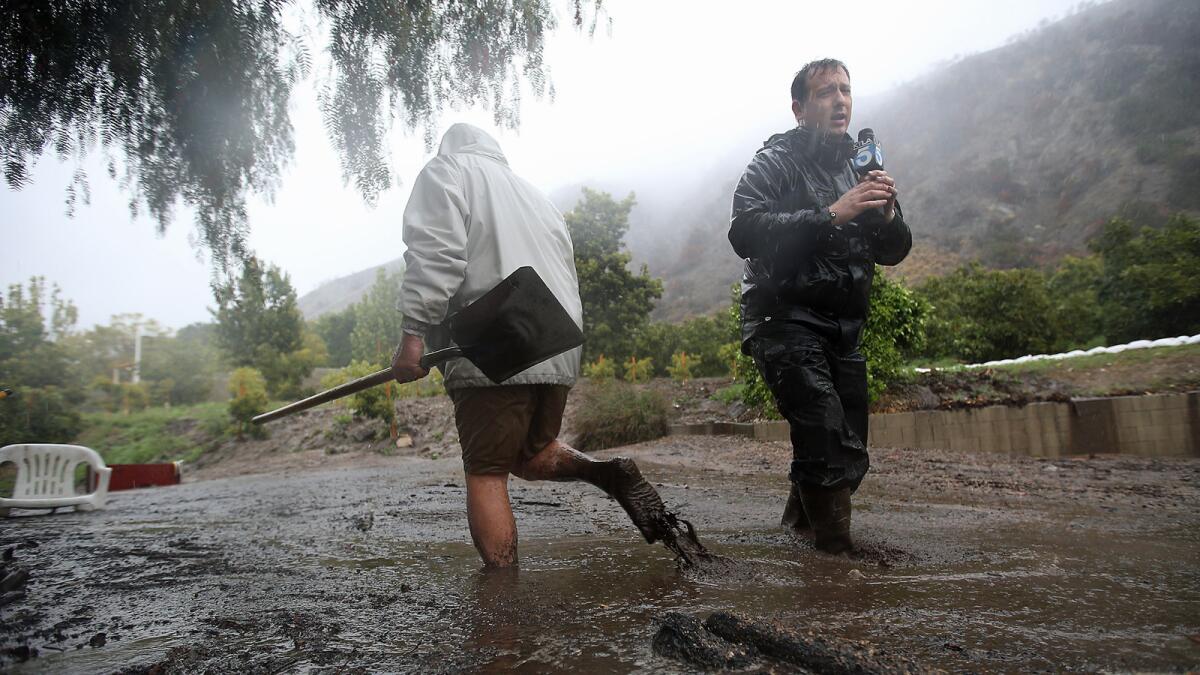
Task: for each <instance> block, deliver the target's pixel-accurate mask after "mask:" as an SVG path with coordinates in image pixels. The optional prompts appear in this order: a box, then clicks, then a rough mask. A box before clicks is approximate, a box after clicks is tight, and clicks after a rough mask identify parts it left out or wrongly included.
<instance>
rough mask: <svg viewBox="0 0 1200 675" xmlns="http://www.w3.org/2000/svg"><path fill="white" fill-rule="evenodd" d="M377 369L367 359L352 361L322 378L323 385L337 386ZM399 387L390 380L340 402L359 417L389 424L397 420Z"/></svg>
mask: <svg viewBox="0 0 1200 675" xmlns="http://www.w3.org/2000/svg"><path fill="white" fill-rule="evenodd" d="M377 370H379V368H378V367H376V366H374V365H371V364H370V363H367V362H366V361H357V360H356V361H351V362H350V365H348V366H346V367H345V368H342V369H341V370H337V371H334V372H332V373H330V374H328V375H326V376H325V377H324V378H322V380H321V387H322V388H325V389H329V388H330V387H336V386H338V385H340V384H345V383H346V382H349V381H351V380H356V379H358V378H360V377H364V376H366V375H370V374H371V373H374V372H375V371H377ZM416 384H417V383H416V382H409V383H407V384H406V385H404V386H408V385H416ZM397 389H398V387H397V383H396V382H388V383H386V384H382V385H379V386H376V387H371V388H370V389H364V390H362V391H360V392H358V393H356V394H351V395H350V396H347V397H345V398H343V399H340V401H339V403H340V405H342V406H345V407H347V408H349V409H350V410H352V411H354V414H355V415H356V416H358V417H365V418H367V419H376V420H383V421H384V422H386V423H387V424H388V425H391V424H392V422H394V421H395V420H396V404H395V400H396V398H397V396H396V394H397V393H398V392H397Z"/></svg>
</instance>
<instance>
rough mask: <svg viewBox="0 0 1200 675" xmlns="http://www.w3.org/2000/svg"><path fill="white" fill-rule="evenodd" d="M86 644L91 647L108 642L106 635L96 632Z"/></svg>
mask: <svg viewBox="0 0 1200 675" xmlns="http://www.w3.org/2000/svg"><path fill="white" fill-rule="evenodd" d="M88 644H89V645H91V646H93V647H103V646H104V645H106V644H108V636H107V635H105V634H104V633H96V634H95V635H93V636H92V639H91V640H88Z"/></svg>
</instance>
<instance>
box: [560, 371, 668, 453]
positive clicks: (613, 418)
mask: <svg viewBox="0 0 1200 675" xmlns="http://www.w3.org/2000/svg"><path fill="white" fill-rule="evenodd" d="M582 395H583V401H582V403H581V405H580V406H579V412H578V413H576V415H575V423H574V426H575V430H576V432H577V436H576V438H575V444H576V446H577V447H578V448H579V449H580V450H582V451H584V452H591V451H594V450H602V449H604V448H612V447H616V446H619V445H629V444H631V443H640V442H642V441H649V440H653V439H655V438H661V437H663V436H666V435H667V413H668V410H669V404H668V403H667V400H666V399H665V398H663V396H662V395H660V394H659V393H658V392H655V391H650V390H645V391H638V390H637V389H636V388H635V387H633V386H632V385H629V384H626V383H622V382H618V381H616V380H600V381H599V383H598V384H596V385H594V386H592V387H589V388H587V389H585V390H584V391H583V394H582Z"/></svg>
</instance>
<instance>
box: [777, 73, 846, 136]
mask: <svg viewBox="0 0 1200 675" xmlns="http://www.w3.org/2000/svg"><path fill="white" fill-rule="evenodd" d="M853 105H854V101H853V98H852V97H851V96H850V76H849V75H847V74H846V71H845V70H842V69H841V68H828V69H825V70H822V71H819V72H817V73H814V74H812V75H809V76H808V100H807V101H804V102H803V103H802V104H801V103H800V102H799V101H793V102H792V112H793V113H795V115H796V121H797V122H799V123H800V124H803V125H804V126H806V127H811V128H815V129H821V130H823V131H826V132H829V133H831V134H835V135H840V134H844V133H846V132H847V131H848V130H849V129H850V112H851V108H853Z"/></svg>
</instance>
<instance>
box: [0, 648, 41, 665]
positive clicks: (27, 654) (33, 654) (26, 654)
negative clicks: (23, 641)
mask: <svg viewBox="0 0 1200 675" xmlns="http://www.w3.org/2000/svg"><path fill="white" fill-rule="evenodd" d="M4 653H5V654H8V655H9V656H11V657H13V658H15V659H16V660H18V661H28V660H29V659H36V658H37V655H38V650H36V649H34V648H33V647H30V646H29V645H19V646H16V647H10V648H9V649H6V650H4Z"/></svg>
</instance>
